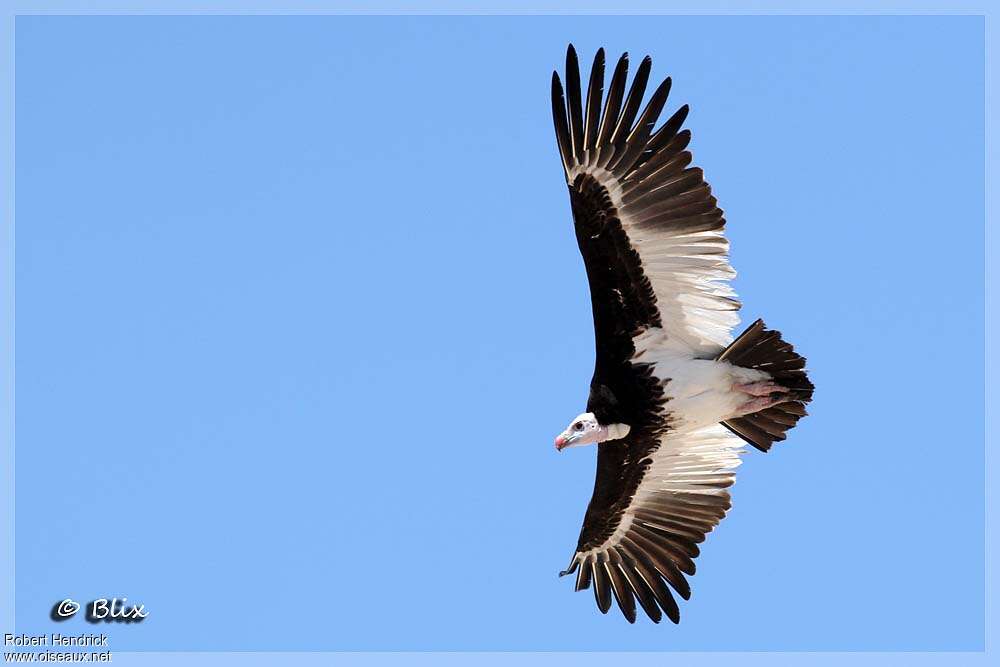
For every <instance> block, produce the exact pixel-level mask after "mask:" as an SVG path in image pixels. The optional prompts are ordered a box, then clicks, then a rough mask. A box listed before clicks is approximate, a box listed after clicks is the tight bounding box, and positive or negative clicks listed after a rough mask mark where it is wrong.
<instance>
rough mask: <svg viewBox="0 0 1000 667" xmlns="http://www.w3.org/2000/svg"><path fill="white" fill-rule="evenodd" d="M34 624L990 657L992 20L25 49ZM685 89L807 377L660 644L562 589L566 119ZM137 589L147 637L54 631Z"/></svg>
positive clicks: (569, 464) (770, 21) (59, 36)
mask: <svg viewBox="0 0 1000 667" xmlns="http://www.w3.org/2000/svg"><path fill="white" fill-rule="evenodd" d="M16 40H17V41H16V67H17V69H16V76H17V87H16V95H17V98H16V118H17V126H16V146H17V162H16V196H17V199H16V205H17V260H16V280H17V330H16V334H17V353H16V363H17V380H18V385H17V413H16V416H17V453H16V456H17V461H16V475H17V487H16V520H17V529H16V537H17V544H16V558H17V591H16V592H17V599H16V612H17V622H18V628H17V630H18V631H21V632H51V631H60V632H66V633H72V634H76V633H79V632H83V631H91V630H100V631H104V632H110V633H111V636H112V638H111V647H112V648H113V649H116V650H126V649H160V650H164V649H166V650H169V649H182V648H183V649H206V650H212V649H236V648H250V649H313V650H321V649H326V650H333V649H357V650H370V649H582V650H613V649H642V650H657V649H702V650H713V649H714V650H731V649H831V650H835V649H843V650H849V649H876V650H878V649H914V650H962V649H964V650H978V649H982V647H983V610H984V606H983V597H984V590H983V586H984V581H983V568H984V561H983V548H984V541H983V520H984V516H983V504H984V489H983V476H984V470H983V436H984V434H983V381H984V378H983V370H982V368H983V366H982V351H983V342H984V341H983V326H984V322H983V297H984V294H983V277H984V275H983V271H984V267H983V219H984V208H983V194H984V193H983V155H984V152H983V141H984V134H983V132H984V130H983V124H984V115H983V105H984V97H983V75H984V71H983V59H984V51H983V20H982V19H981V18H975V17H964V18H948V17H906V18H892V17H866V18H851V17H833V18H831V17H798V18H780V17H711V18H698V17H668V16H663V17H629V18H613V17H541V18H525V17H503V18H497V17H468V18H467V17H337V16H326V17H210V18H203V17H62V18H58V17H23V16H22V17H19V18H18V19H17V30H16ZM570 41H573V42H574V43H575V44H576V45H577V47H578V49H579V50H580V52H581V57H582V59H583V60H584V61H586V62H587V63H588V67H589V61H590V59H591V58H592V57H593V53H594V51H595V50H596V48H597V47H598V46H602V45H603V46H605V47H607V49H608V51H609V53H610V55H611V57H616V56H617V54H619V53H620V52H622V51H624V50H628V51H630V52H631V53H632V54H633V63H637V62H638V60H639V59H640V58H641V56H642V55H643V54H645V53H649V54H650V55H652V56H653V77H654V78H655V79H656V80H659V79H660V78H662V77H664V76H667V75H672V76H673V78H674V87H673V92H672V96H671V100H670V102H669V103H668V110H672V109H675V108H676V107H677V106H679V105H680V104H682V103H685V102H688V103H690V104H691V106H692V112H691V116H690V119H689V121H688V124H687V126H688V127H690V128H691V129H692V131H693V132H694V140H693V144H692V146H693V150H694V153H695V159H696V161H697V163H698V164H699V165H701V166H703V167H704V168H705V170H706V173H707V175H708V177H709V180H710V181H711V183H712V185H713V186H714V188H715V192H716V194H717V195H718V197H719V200H720V204H721V206H722V207H723V208H724V209H725V210H726V214H727V216H726V217H727V219H728V220H729V236H730V238H731V240H732V241H733V247H732V258H733V264H734V266H735V267H736V269H737V270H738V271H740V276H739V278H738V279H737V281H736V288H737V290H738V292H739V294H740V296H741V297H742V299H743V302H744V311H743V316H744V323H749V322H750V321H752V320H753V319H755V318H756V317H758V316H763V317H765V318H766V320H767V322H768V323H769V324H770V325H771V326H773V327H775V328H778V329H780V330H782V331H783V332H784V333H785V334H786V339H787V340H790V341H792V342H793V343H795V344H796V346H797V348H798V349H800V350H801V351H802V353H803V354H805V355H806V356H807V357H808V358H809V365H810V367H811V369H812V377H813V379H814V380H815V383H816V385H817V393H816V398H815V402H814V403H813V405H812V406H811V408H810V412H811V416H810V417H809V418H807V419H805V420H804V421H803V422H801V423H800V425H799V426H798V427H797V428H796V429H795V430H794V431H793V432H792V434H791V437H790V438H789V440H788V441H787V442H786V443H784V444H782V445H780V446H777V447H776V448H775V449H774V450H773V451H772V452H771V453H770V454H767V455H763V454H760V453H756V452H754V453H751V454H749V455H748V456H747V463H746V465H744V466H743V467H742V468H741V469H740V473H739V477H738V480H737V484H736V486H735V487H734V489H733V491H734V508H733V510H732V512H731V513H730V516H729V517H728V518H727V519H726V520H725V521H724V522H723V523H722V525H721V526H720V527H719V529H717V530H716V532H714V533H713V534H711V535H710V536H709V538H708V540H707V542H706V543H705V544H704V545H703V555H702V556H701V558H700V559H699V560H698V574H697V575H696V576H695V577H694V578H693V580H692V588H693V598H692V599H691V601H690V602H688V603H686V604H683V606H682V609H681V614H682V619H681V625H680V626H677V627H675V626H673V625H671V624H669V623H665V624H663V625H660V626H654V625H653V624H652V623H650V622H648V621H640V622H639V623H637V624H636V625H635V626H630V625H628V624H627V623H626V622H625V621H624V619H623V618H622V617H621V615H620V614H619V612H618V611H617V610H614V611H612V612H611V614H609V615H608V616H607V617H604V616H601V614H599V613H598V612H597V610H596V608H595V606H594V602H593V596H592V594H591V592H589V591H588V592H585V593H578V594H574V593H573V592H572V581H570V580H569V579H568V578H567V579H561V580H560V579H558V578H557V577H556V573H557V572H558V571H559V570H560V569H561V568H562V567H564V566H565V565H566V562H567V561H568V559H569V557H570V555H571V553H572V551H573V547H574V546H575V543H576V537H577V533H578V531H579V526H580V521H581V519H582V516H583V512H584V509H585V507H586V503H587V500H588V499H589V496H590V492H591V489H592V484H593V475H594V455H595V452H594V450H593V449H579V450H570V451H567V452H563V453H561V454H557V453H556V452H555V451H554V450H553V447H552V438H553V436H554V435H555V434H556V433H558V432H559V431H560V430H561V429H562V428H563V427H564V426H565V425H566V423H568V421H569V419H571V418H572V417H573V416H574V415H576V414H577V413H579V412H581V411H582V409H583V408H584V405H585V401H586V397H587V386H588V382H589V379H590V375H591V372H592V364H593V331H592V328H591V315H590V306H589V298H588V293H587V283H586V278H585V275H584V269H583V263H582V260H581V259H580V257H579V254H578V251H577V249H576V245H575V240H574V237H573V230H572V223H571V218H570V210H569V200H568V197H567V193H566V190H565V186H564V183H563V181H562V173H561V168H560V163H559V158H558V154H557V152H556V147H555V140H554V137H553V131H552V127H551V115H550V110H549V97H548V96H549V78H550V76H551V72H552V69H553V68H556V67H560V68H561V67H562V62H563V59H564V52H565V47H566V44H567V42H570ZM108 596H119V597H121V596H127V597H128V598H129V599H130V600H131V601H139V602H142V603H143V604H145V605H146V609H147V610H148V611H149V612H150V616H149V618H148V619H147V620H146V622H144V623H142V624H141V625H129V626H114V627H109V626H103V625H102V626H97V627H93V626H89V625H88V624H87V623H85V622H84V621H83V620H82V618H74V619H72V620H70V621H68V622H66V623H64V624H62V625H59V626H56V625H55V624H53V623H52V622H51V621H49V620H48V612H49V609H50V608H51V606H52V604H53V603H54V602H55V601H57V600H59V599H62V598H64V597H72V598H74V599H75V600H78V601H87V600H90V599H93V598H97V597H108Z"/></svg>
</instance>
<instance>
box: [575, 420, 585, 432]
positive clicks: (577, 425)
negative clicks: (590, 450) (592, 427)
mask: <svg viewBox="0 0 1000 667" xmlns="http://www.w3.org/2000/svg"><path fill="white" fill-rule="evenodd" d="M573 429H574V430H576V431H582V430H583V422H577V423H575V424H573Z"/></svg>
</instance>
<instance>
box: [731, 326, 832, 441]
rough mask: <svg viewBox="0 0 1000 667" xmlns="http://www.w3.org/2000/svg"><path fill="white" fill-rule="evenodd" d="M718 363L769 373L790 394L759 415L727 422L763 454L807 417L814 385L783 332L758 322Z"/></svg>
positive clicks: (745, 332) (800, 357)
mask: <svg viewBox="0 0 1000 667" xmlns="http://www.w3.org/2000/svg"><path fill="white" fill-rule="evenodd" d="M718 360H719V361H728V362H729V363H731V364H733V365H734V366H740V367H743V368H753V369H755V370H759V371H764V372H765V373H768V374H769V375H770V376H771V378H772V379H773V381H774V382H775V383H776V384H778V385H781V386H782V387H785V388H786V389H788V390H789V391H787V392H784V393H781V394H775V396H780V397H782V398H784V399H786V400H785V401H784V402H782V403H778V404H776V405H773V406H772V407H769V408H767V409H765V410H761V411H759V412H754V413H752V414H748V415H743V416H742V417H736V418H733V419H727V420H726V421H724V422H722V425H723V426H725V427H726V428H728V429H729V430H730V431H732V432H733V433H735V434H736V435H738V436H739V437H741V438H743V439H744V440H745V441H747V442H748V443H749V444H751V445H753V446H754V447H756V448H757V449H759V450H761V451H762V452H766V451H767V450H768V449H770V448H771V445H772V444H774V443H775V442H776V441H779V440H784V439H785V432H786V431H788V430H789V429H791V428H792V427H793V426H795V424H796V423H797V422H798V421H799V419H801V418H802V417H804V416H805V415H806V414H807V413H806V404H807V403H809V401H811V400H812V395H813V383H812V382H810V381H809V377H808V376H807V375H806V371H805V367H806V360H805V359H804V358H803V357H802V356H801V355H799V354H796V353H795V349H794V348H793V347H792V346H791V344H789V343H786V342H785V341H783V340H782V339H781V332H780V331H771V330H768V329H767V328H766V327H765V326H764V321H763V320H757V321H756V322H754V323H753V324H751V325H750V326H749V327H748V328H747V330H746V331H744V332H743V333H741V334H740V335H739V337H737V339H736V340H734V341H733V342H732V344H731V345H730V346H729V347H727V348H726V349H725V350H723V352H722V354H720V355H719V358H718Z"/></svg>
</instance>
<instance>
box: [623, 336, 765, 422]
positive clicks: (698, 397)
mask: <svg viewBox="0 0 1000 667" xmlns="http://www.w3.org/2000/svg"><path fill="white" fill-rule="evenodd" d="M656 332H657V330H652V331H649V332H646V333H645V334H643V335H642V336H639V337H637V338H636V340H635V343H636V354H635V356H634V357H633V360H634V361H637V362H646V363H651V364H653V374H654V375H655V376H656V377H657V378H659V380H660V381H661V382H662V383H663V391H664V395H665V396H666V397H667V398H668V399H669V400H668V402H667V404H666V411H667V412H668V413H669V414H670V427H671V429H672V430H679V431H689V430H693V429H698V428H702V427H704V426H709V425H711V424H715V423H718V422H720V421H722V420H724V419H728V418H730V417H733V416H735V415H736V414H737V413H738V409H739V407H740V406H741V405H743V404H744V403H745V402H746V400H747V395H746V394H745V393H743V392H741V391H736V390H734V389H733V385H734V384H744V383H749V382H757V381H760V380H765V379H767V378H768V375H767V373H764V372H762V371H756V370H753V369H750V368H740V367H739V366H733V365H732V364H730V363H729V362H727V361H721V362H720V361H715V360H713V359H692V358H691V356H690V353H688V352H686V351H681V350H678V349H676V348H674V347H673V346H669V345H662V344H658V343H662V342H663V339H662V338H661V337H660V336H658V335H656ZM650 334H652V335H650Z"/></svg>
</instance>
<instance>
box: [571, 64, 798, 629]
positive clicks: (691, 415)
mask: <svg viewBox="0 0 1000 667" xmlns="http://www.w3.org/2000/svg"><path fill="white" fill-rule="evenodd" d="M628 62H629V61H628V54H625V55H623V56H622V57H621V59H620V60H619V61H618V64H617V66H616V67H615V70H614V74H612V76H611V82H610V84H609V86H608V90H607V95H605V94H604V51H603V49H601V50H599V51H598V52H597V56H596V57H595V58H594V65H593V68H592V69H591V73H590V81H589V84H588V86H587V94H586V97H585V98H584V97H583V96H582V94H581V86H580V68H579V63H578V61H577V55H576V51H575V50H574V49H573V46H572V45H570V47H569V50H568V53H567V55H566V88H565V92H564V90H563V86H562V82H561V81H560V79H559V74H558V72H556V73H553V77H552V115H553V119H554V121H555V130H556V138H557V140H558V145H559V153H560V155H561V156H562V165H563V170H564V171H565V175H566V184H567V185H568V187H569V198H570V205H571V206H572V210H573V222H574V225H575V227H576V239H577V243H578V244H579V246H580V253H581V254H582V255H583V261H584V264H585V266H586V270H587V279H588V281H589V282H590V298H591V305H592V307H593V314H594V334H595V340H596V347H597V354H596V357H597V358H596V362H595V366H594V376H593V379H592V380H591V383H590V395H589V399H588V401H587V411H586V412H585V413H583V414H581V415H580V416H578V417H577V418H576V419H574V420H573V421H572V422H571V423H570V425H569V427H567V428H566V430H565V431H563V432H562V433H561V434H559V436H557V437H556V439H555V446H556V448H557V449H559V450H562V449H565V448H567V447H576V446H579V445H585V444H597V479H596V480H595V482H594V493H593V496H592V497H591V499H590V504H589V505H588V507H587V512H586V515H585V516H584V519H583V527H582V529H581V530H580V539H579V542H578V543H577V546H576V551H575V552H574V554H573V557H572V559H571V561H570V564H569V567H568V568H567V569H566V570H565V571H564V572H562V573H561V574H563V575H566V574H571V573H574V572H575V573H576V590H578V591H579V590H582V589H585V588H593V590H594V597H595V598H596V600H597V606H598V608H599V609H600V610H601V612H603V613H607V611H608V609H609V608H610V607H611V599H612V596H613V597H614V599H615V601H616V602H617V603H618V607H619V608H620V609H621V611H622V614H624V616H625V618H626V619H628V621H629V622H635V618H636V609H637V605H638V606H639V607H641V608H642V610H643V611H644V612H645V613H646V614H647V615H648V616H649V617H650V618H651V619H652V620H653V621H654V622H659V621H660V620H661V618H662V617H663V615H664V614H666V616H667V618H669V619H670V620H671V621H673V622H674V623H677V622H678V621H679V619H680V614H679V611H678V608H677V601H676V599H675V595H680V596H681V597H682V598H684V599H685V600H686V599H688V597H689V596H690V594H691V589H690V587H689V584H688V581H687V579H686V577H687V576H690V575H693V574H694V571H695V566H694V559H695V557H696V556H698V544H699V543H701V542H702V541H703V540H704V539H705V535H706V534H707V533H709V532H710V531H711V530H712V529H713V528H715V526H716V525H718V523H719V521H720V520H722V518H723V517H724V516H725V514H726V511H727V510H728V509H729V507H730V499H729V492H728V491H727V489H728V487H729V486H730V485H731V484H732V483H733V480H734V477H735V475H734V470H735V469H736V467H737V466H738V465H739V464H740V457H739V455H740V454H741V453H742V452H743V449H742V447H743V444H744V443H747V444H749V445H751V446H752V447H755V448H757V449H759V450H761V451H764V452H766V451H767V450H768V449H770V448H771V445H773V444H774V443H775V442H776V441H779V440H784V439H785V433H786V431H788V430H789V429H790V428H792V427H793V426H795V424H796V422H798V420H799V419H800V418H801V417H803V416H804V415H805V414H806V411H805V406H806V404H807V403H808V402H809V401H810V399H811V398H812V393H813V385H812V383H811V382H810V381H809V379H808V378H807V377H806V373H805V370H804V369H805V359H803V358H802V357H801V356H799V355H798V354H796V353H795V351H794V350H793V348H792V346H791V345H789V344H788V343H786V342H785V341H784V340H782V338H781V333H780V332H778V331H773V330H769V329H768V328H767V327H766V326H765V325H764V323H763V322H762V321H761V320H757V321H756V322H754V323H753V324H752V325H750V327H749V328H748V329H747V330H746V331H744V332H743V333H741V334H740V335H739V336H737V337H736V338H735V339H734V338H733V327H734V326H735V325H736V324H737V322H738V317H737V314H736V311H737V310H738V309H739V307H740V304H739V302H738V301H737V300H736V298H735V293H734V292H733V289H732V288H731V287H730V286H729V283H728V281H729V280H730V279H731V278H733V276H734V275H735V273H734V271H733V269H732V268H731V267H730V265H729V262H728V259H727V251H728V247H729V243H728V241H727V240H726V238H725V236H724V235H723V226H724V225H725V220H724V219H723V215H722V210H721V209H719V207H718V205H717V202H716V199H715V197H713V196H712V191H711V188H710V187H709V185H708V183H706V182H705V176H704V174H703V173H702V170H701V169H699V168H698V167H694V166H692V164H691V153H690V152H688V150H687V147H688V142H689V141H690V140H691V133H690V132H689V131H688V130H682V129H681V125H682V124H683V122H684V119H685V117H686V116H687V113H688V107H687V106H686V105H685V106H683V107H681V108H680V109H679V110H678V111H677V112H676V113H674V114H673V115H672V116H671V117H670V118H669V119H667V121H666V122H664V123H663V124H662V125H661V126H660V127H659V128H658V129H655V131H654V128H655V127H656V124H657V119H658V118H659V116H660V112H661V111H662V110H663V106H664V104H665V102H666V101H667V93H668V92H669V91H670V79H669V78H668V79H666V80H665V81H664V82H663V83H661V84H660V85H659V87H658V88H656V90H655V91H654V92H653V94H652V96H651V97H650V98H649V101H648V103H647V104H646V106H645V107H644V108H643V109H642V111H641V113H640V105H641V102H642V99H643V96H644V93H645V90H646V83H647V81H648V79H649V71H650V67H651V64H652V61H651V60H650V58H649V57H646V58H645V59H644V60H643V61H642V63H640V65H639V67H638V69H637V70H636V73H635V76H634V78H633V79H632V85H631V86H630V87H628V91H627V94H626V88H627V86H626V79H627V76H628Z"/></svg>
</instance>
